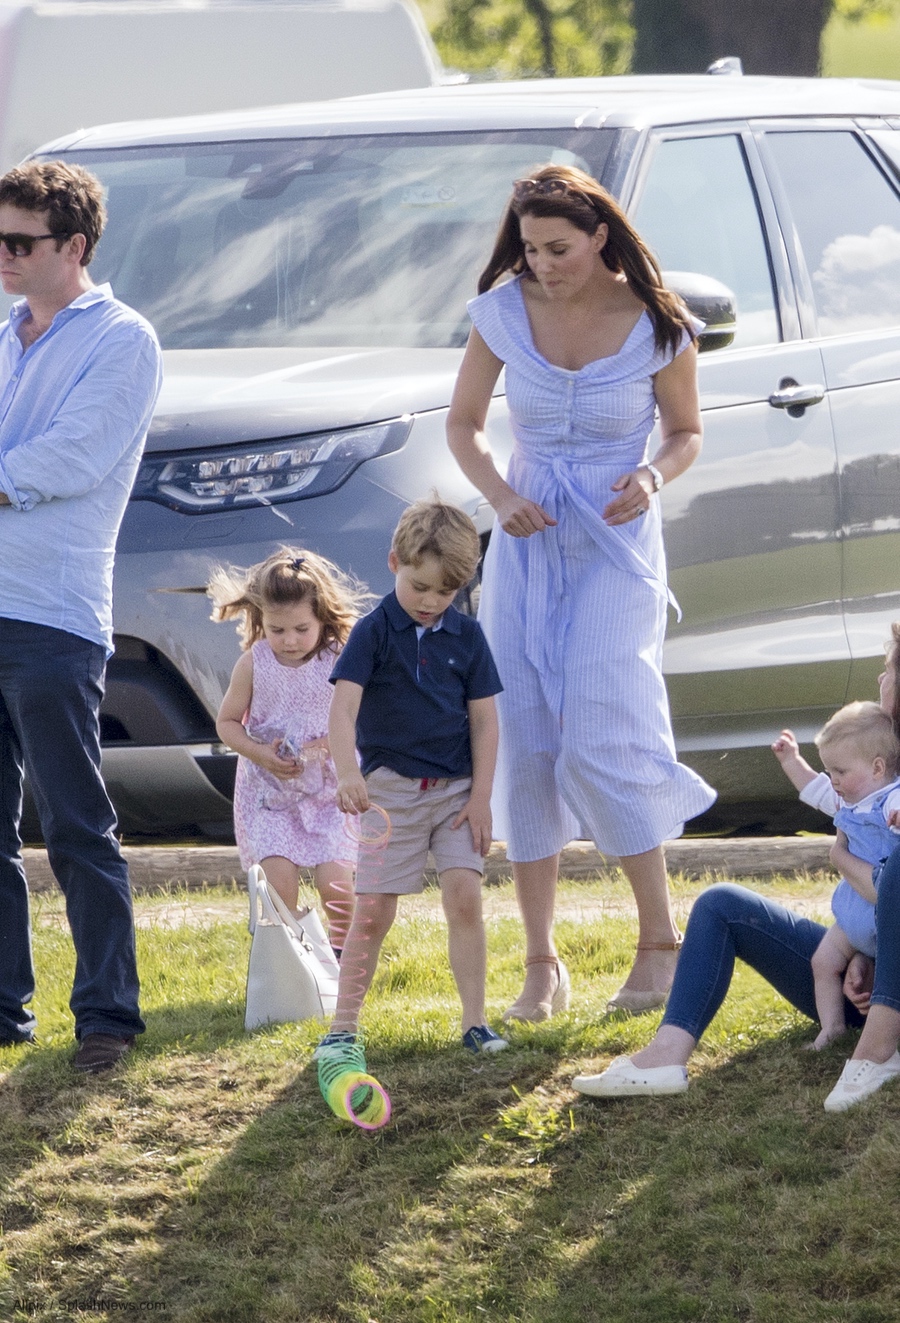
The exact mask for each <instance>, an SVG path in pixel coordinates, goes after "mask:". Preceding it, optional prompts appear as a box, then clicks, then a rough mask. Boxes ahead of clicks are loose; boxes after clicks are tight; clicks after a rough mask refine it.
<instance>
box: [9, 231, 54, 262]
mask: <svg viewBox="0 0 900 1323" xmlns="http://www.w3.org/2000/svg"><path fill="white" fill-rule="evenodd" d="M66 237H67V236H66V235H65V234H2V233H0V244H2V245H3V247H4V248H5V249H6V251H7V252H8V253H9V254H10V256H11V257H30V256H31V250H32V248H33V247H34V245H35V244H36V243H40V242H41V240H42V239H65V238H66Z"/></svg>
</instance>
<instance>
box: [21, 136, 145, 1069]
mask: <svg viewBox="0 0 900 1323" xmlns="http://www.w3.org/2000/svg"><path fill="white" fill-rule="evenodd" d="M104 221H105V213H104V208H103V198H102V189H101V185H100V182H99V180H97V179H96V178H95V177H94V176H93V175H91V174H89V173H88V171H86V170H83V169H82V168H81V167H79V166H70V165H67V164H64V163H63V162H59V161H46V162H36V161H32V162H28V163H26V164H25V165H23V166H20V167H18V168H16V169H15V170H11V171H9V173H8V174H6V175H4V176H3V178H2V179H0V283H2V285H3V288H4V290H5V291H6V293H7V294H12V295H17V296H20V299H19V301H18V302H17V303H16V304H15V305H14V306H13V308H12V310H11V312H10V316H9V320H8V321H7V322H5V323H4V324H3V325H2V326H0V1045H6V1046H8V1045H11V1044H15V1043H22V1042H29V1041H31V1040H32V1039H33V1037H34V1026H35V1019H34V1015H33V1014H32V1013H31V1011H30V1009H29V1003H30V1001H31V998H32V995H33V992H34V969H33V965H32V959H31V940H30V928H29V912H28V892H27V888H26V884H25V874H24V870H23V868H22V857H21V838H20V835H19V826H20V821H21V815H22V778H23V771H24V772H25V773H27V776H28V782H29V786H30V789H31V790H32V792H33V795H34V799H35V803H36V805H37V809H38V813H39V816H40V820H41V827H42V831H43V835H44V841H45V844H46V846H47V852H48V856H49V859H50V864H51V867H52V868H53V871H54V874H55V876H56V878H57V881H58V882H59V885H60V887H61V889H62V891H63V893H64V894H65V898H66V912H67V915H68V919H69V925H70V927H71V930H72V937H73V940H74V944H75V953H76V968H75V982H74V986H73V990H72V998H71V1002H70V1005H71V1007H72V1012H73V1014H74V1016H75V1036H76V1038H77V1040H78V1049H77V1052H76V1056H75V1068H76V1070H79V1071H82V1072H87V1073H96V1072H97V1071H101V1070H106V1069H108V1068H110V1067H111V1066H113V1065H115V1064H116V1062H117V1061H118V1060H119V1059H120V1058H121V1057H122V1056H123V1055H124V1053H125V1052H126V1051H128V1049H129V1048H130V1046H131V1045H132V1043H133V1042H134V1037H135V1035H136V1034H139V1033H141V1032H142V1031H143V1028H144V1024H143V1021H142V1020H141V1016H140V1012H139V1009H138V991H139V987H138V976H137V965H136V961H135V949H134V918H133V914H132V907H131V890H130V887H129V882H128V872H127V868H126V865H125V862H124V860H123V859H122V856H121V853H120V851H119V847H118V843H117V841H116V837H115V834H114V833H115V827H116V818H115V813H114V811H113V808H112V805H111V804H110V801H109V797H108V795H107V793H106V788H105V786H104V784H103V781H102V778H101V774H100V727H99V715H98V714H99V707H100V700H101V698H102V696H103V682H104V672H105V668H106V660H107V658H108V656H109V655H110V653H111V651H112V569H113V558H114V553H115V543H116V535H117V533H118V529H119V524H120V522H121V519H122V515H123V513H124V511H125V505H126V502H127V500H128V495H129V492H130V490H131V485H132V483H133V481H134V477H135V473H136V471H137V466H138V463H139V461H140V456H141V450H142V448H143V444H144V439H145V437H146V434H147V428H148V426H149V424H150V418H151V415H152V412H153V406H154V404H155V402H156V397H157V395H158V393H159V388H160V384H161V356H160V350H159V345H158V343H157V340H156V336H155V334H154V332H153V328H152V327H151V326H150V325H149V324H148V323H147V322H146V321H144V319H143V318H142V317H140V316H138V314H137V313H136V312H133V311H132V309H130V308H127V307H125V305H124V304H122V303H119V302H118V301H117V300H116V299H114V298H113V295H112V290H111V289H110V288H109V286H108V285H101V286H95V285H94V283H93V281H92V280H91V278H90V275H89V274H88V270H87V267H88V263H89V262H90V260H91V257H92V255H93V251H94V248H95V246H96V243H97V240H98V239H99V238H100V234H101V233H102V230H103V224H104Z"/></svg>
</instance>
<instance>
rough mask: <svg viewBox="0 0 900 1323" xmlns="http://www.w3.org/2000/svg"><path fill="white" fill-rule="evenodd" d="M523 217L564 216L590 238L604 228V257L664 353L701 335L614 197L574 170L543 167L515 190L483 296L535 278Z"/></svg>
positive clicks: (483, 282) (480, 289)
mask: <svg viewBox="0 0 900 1323" xmlns="http://www.w3.org/2000/svg"><path fill="white" fill-rule="evenodd" d="M522 216H539V217H544V216H561V217H562V218H563V219H564V220H567V221H569V222H570V223H571V224H572V225H574V226H576V228H577V229H579V230H583V231H584V233H585V234H594V233H595V232H596V230H597V227H598V226H599V225H606V226H608V229H609V233H608V236H607V240H606V243H605V244H604V245H603V248H602V249H601V252H600V256H601V257H602V258H603V261H604V263H605V264H606V266H607V267H609V269H610V271H615V272H616V273H619V272H621V273H622V274H623V275H624V276H625V277H626V279H627V280H628V284H629V285H630V287H631V289H632V290H633V291H634V293H635V294H636V295H637V297H638V298H639V299H640V300H641V302H642V303H643V304H645V306H646V308H647V312H648V313H649V314H650V319H651V321H652V322H653V329H654V335H655V339H656V344H657V346H658V348H659V349H667V348H668V349H671V350H672V351H673V352H675V351H676V350H677V349H678V348H679V346H680V344H681V337H682V333H683V332H684V331H687V332H688V334H689V335H690V336H691V339H695V338H696V332H695V331H694V328H693V326H692V324H691V319H690V315H689V313H688V312H687V310H686V309H685V307H684V305H683V303H682V302H681V300H680V299H679V298H678V296H677V295H676V294H673V293H672V291H671V290H669V289H666V287H665V285H664V284H663V279H662V274H661V272H660V269H659V265H658V263H657V261H656V258H655V257H654V256H653V254H652V253H651V251H650V249H649V248H648V247H647V245H646V244H645V243H644V241H643V239H642V238H641V236H640V235H639V234H638V232H637V230H635V228H634V226H633V225H632V224H631V222H630V221H629V219H628V217H627V216H626V215H625V213H624V211H623V210H622V208H621V207H620V206H619V204H618V203H617V202H616V201H615V199H614V198H613V197H611V196H610V194H609V193H607V191H606V189H605V188H602V187H601V186H600V184H598V183H597V181H596V179H592V178H591V176H590V175H588V174H585V172H584V171H583V170H577V169H575V168H574V166H569V165H542V166H540V167H539V168H538V169H537V170H534V171H533V172H532V174H531V175H530V177H529V178H528V179H519V180H517V181H516V184H515V186H514V188H513V194H512V197H511V198H510V200H509V204H508V206H507V208H506V214H505V215H504V217H503V220H502V221H501V223H500V229H499V232H498V234H497V241H496V243H495V244H494V251H493V253H492V254H491V258H490V261H489V262H488V264H487V266H486V267H485V269H484V270H483V271H482V273H481V276H480V278H479V280H478V293H479V294H483V293H484V292H485V291H486V290H489V289H491V288H492V287H493V286H494V285H495V284H496V282H497V281H498V280H499V279H500V277H501V276H503V275H506V274H508V273H511V274H512V275H515V276H517V275H520V274H522V273H524V274H525V276H526V277H527V278H529V279H534V277H533V276H532V275H531V273H530V271H529V268H528V263H527V261H526V260H525V245H524V244H523V242H522V235H521V231H520V227H519V221H520V218H521V217H522Z"/></svg>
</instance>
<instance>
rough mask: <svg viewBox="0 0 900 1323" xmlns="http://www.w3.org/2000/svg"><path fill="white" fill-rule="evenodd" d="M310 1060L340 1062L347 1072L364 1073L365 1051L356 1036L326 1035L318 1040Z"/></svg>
mask: <svg viewBox="0 0 900 1323" xmlns="http://www.w3.org/2000/svg"><path fill="white" fill-rule="evenodd" d="M312 1060H313V1061H335V1062H337V1061H340V1062H343V1063H344V1064H346V1066H347V1068H348V1069H349V1070H358V1071H361V1072H362V1073H363V1074H365V1073H366V1050H365V1046H364V1044H363V1040H362V1038H360V1036H359V1035H358V1034H348V1033H334V1034H326V1035H325V1037H324V1038H321V1039H320V1040H319V1043H318V1046H317V1047H316V1050H315V1052H313V1054H312Z"/></svg>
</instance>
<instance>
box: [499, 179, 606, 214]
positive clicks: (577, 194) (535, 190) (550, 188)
mask: <svg viewBox="0 0 900 1323" xmlns="http://www.w3.org/2000/svg"><path fill="white" fill-rule="evenodd" d="M533 197H541V198H554V197H569V198H575V200H576V201H577V202H582V203H584V205H585V206H587V207H590V209H591V211H596V210H597V207H596V204H595V203H594V202H593V201H592V200H591V198H589V197H588V195H587V194H586V193H582V191H581V189H579V188H573V187H572V186H571V184H567V183H566V181H565V180H564V179H517V180H516V181H515V183H514V184H513V199H514V201H516V202H526V201H527V200H528V199H529V198H533Z"/></svg>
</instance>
